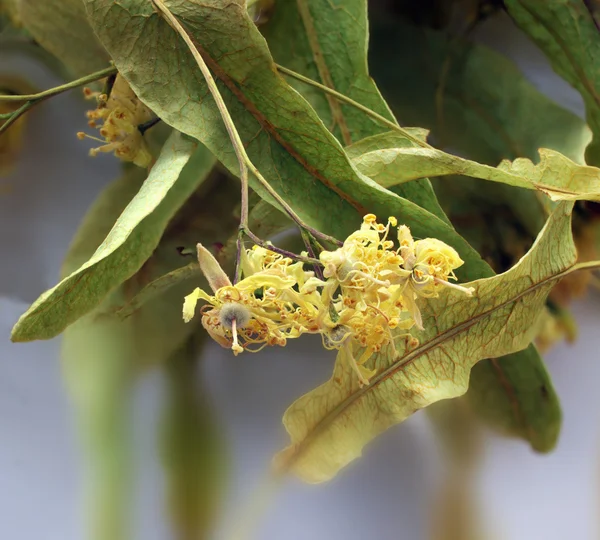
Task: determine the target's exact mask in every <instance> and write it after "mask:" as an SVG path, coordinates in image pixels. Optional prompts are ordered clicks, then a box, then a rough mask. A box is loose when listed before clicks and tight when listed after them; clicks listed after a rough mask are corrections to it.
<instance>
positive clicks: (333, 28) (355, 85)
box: [261, 0, 396, 146]
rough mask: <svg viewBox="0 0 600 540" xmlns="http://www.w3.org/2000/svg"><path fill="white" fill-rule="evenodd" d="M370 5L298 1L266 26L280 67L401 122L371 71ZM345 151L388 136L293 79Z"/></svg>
mask: <svg viewBox="0 0 600 540" xmlns="http://www.w3.org/2000/svg"><path fill="white" fill-rule="evenodd" d="M368 31H369V28H368V21H367V3H366V2H365V1H364V0H345V1H342V0H333V1H331V2H328V1H327V0H298V1H297V2H285V3H281V5H277V9H274V10H273V15H272V17H271V18H270V19H269V21H268V22H267V23H266V24H265V25H263V26H262V27H261V32H262V33H263V35H264V36H265V39H266V40H267V43H268V44H269V47H270V48H271V51H272V52H273V56H274V59H275V61H276V62H277V63H279V64H281V65H283V66H285V67H287V68H289V69H292V70H294V71H296V72H297V73H301V74H302V75H304V76H306V77H308V78H310V79H312V80H314V81H318V82H320V83H321V84H323V85H325V86H327V87H329V88H332V89H334V90H337V91H338V92H340V93H342V94H344V95H346V96H348V97H349V98H351V99H353V100H355V101H357V102H359V103H360V104H362V105H364V106H366V107H368V108H369V109H371V110H373V111H375V112H376V113H378V114H380V115H382V116H384V117H385V118H387V119H389V120H391V121H392V122H395V121H396V119H395V118H394V116H393V114H392V113H391V111H390V109H389V107H388V106H387V104H386V102H385V101H384V99H383V98H382V97H381V94H380V93H379V90H378V89H377V86H376V85H375V82H374V81H373V79H372V78H371V76H370V75H369V71H368V67H367V47H368ZM290 84H292V86H294V88H296V90H298V92H300V93H301V94H302V95H303V96H304V97H305V98H306V99H307V100H308V101H309V103H310V104H311V105H312V106H313V107H314V109H315V110H316V111H317V113H319V116H320V117H321V119H322V120H323V122H324V123H325V125H326V126H328V127H329V128H330V129H331V131H332V132H333V133H334V134H335V135H336V137H337V138H338V139H339V140H340V141H341V142H342V144H343V145H344V146H348V145H350V144H352V143H354V142H357V141H358V140H360V139H363V138H365V137H369V136H371V135H376V134H378V133H383V132H384V131H386V130H387V129H388V128H386V127H382V126H381V125H380V124H378V123H377V122H376V121H374V120H373V119H372V118H369V117H368V116H367V115H365V114H364V113H363V112H362V111H360V110H358V109H356V108H355V107H352V106H351V105H349V104H346V103H340V102H339V101H338V100H336V99H335V98H334V97H333V96H330V95H328V94H325V93H324V92H322V91H321V90H319V89H318V88H315V87H312V86H307V85H306V84H304V83H301V82H298V81H295V80H290Z"/></svg>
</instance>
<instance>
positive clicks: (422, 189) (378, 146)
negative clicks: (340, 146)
mask: <svg viewBox="0 0 600 540" xmlns="http://www.w3.org/2000/svg"><path fill="white" fill-rule="evenodd" d="M405 129H406V131H408V132H409V133H410V134H411V135H413V136H414V137H416V138H418V139H421V140H423V141H425V140H426V139H427V135H428V133H429V132H428V131H427V130H425V129H423V128H405ZM388 148H390V149H393V148H417V145H416V144H415V143H414V142H413V141H411V140H409V139H407V138H406V137H404V136H403V135H401V134H400V133H398V132H396V131H387V132H385V133H380V134H379V135H372V136H371V137H366V138H365V139H361V140H360V141H358V142H356V143H354V144H352V145H350V146H347V147H346V153H347V154H348V157H350V158H351V159H352V162H353V163H354V164H355V165H357V164H360V163H361V161H360V156H361V155H364V154H370V153H371V152H375V151H378V150H384V149H388ZM359 170H360V169H359ZM361 172H363V174H365V173H364V171H361ZM366 176H369V174H366ZM423 176H425V175H420V176H419V177H418V178H416V179H414V182H412V183H401V184H396V185H391V186H389V188H390V190H391V191H392V192H394V193H396V194H398V195H400V196H401V197H404V198H406V199H408V200H410V201H412V202H414V203H415V204H417V205H419V206H420V207H422V208H425V209H426V210H428V211H429V212H431V213H432V214H434V215H435V216H437V217H439V218H440V219H441V220H443V221H445V222H446V223H448V224H450V220H449V219H448V217H447V216H446V214H445V213H444V211H443V210H442V207H441V206H440V204H439V203H438V201H437V198H436V197H435V194H434V193H433V191H432V187H431V182H430V181H429V179H428V178H423ZM372 179H373V180H375V181H376V182H377V183H379V180H378V179H377V178H372Z"/></svg>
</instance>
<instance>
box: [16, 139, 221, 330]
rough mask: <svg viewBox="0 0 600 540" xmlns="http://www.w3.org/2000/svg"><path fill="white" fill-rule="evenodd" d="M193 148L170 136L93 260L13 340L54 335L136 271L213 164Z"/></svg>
mask: <svg viewBox="0 0 600 540" xmlns="http://www.w3.org/2000/svg"><path fill="white" fill-rule="evenodd" d="M196 146H197V145H196V143H194V142H192V141H189V140H187V139H186V138H185V137H184V136H182V135H180V134H179V133H174V134H173V135H172V136H171V137H170V138H169V140H168V141H167V143H166V144H165V146H164V148H163V151H162V152H161V155H160V157H159V158H158V161H157V162H156V164H155V165H154V167H153V168H152V170H151V172H150V174H149V176H148V178H147V180H146V181H145V182H144V184H143V186H142V188H141V189H140V191H139V192H138V193H137V195H136V196H135V197H134V198H133V199H132V201H131V202H130V203H129V205H128V206H127V208H126V209H125V210H124V211H123V213H122V214H121V216H120V217H119V218H118V220H117V222H116V223H115V224H114V226H113V228H112V229H111V231H110V233H109V234H108V236H107V237H106V239H105V240H104V241H103V242H102V244H101V245H100V246H99V247H98V249H97V250H96V252H95V253H94V254H93V256H92V257H91V258H90V259H89V260H88V261H87V262H85V263H84V264H83V265H82V266H81V267H79V269H78V270H75V271H74V272H72V273H71V274H70V275H69V276H68V277H66V278H65V279H63V280H62V281H61V282H60V283H59V284H58V285H57V286H56V287H54V288H53V289H50V290H49V291H47V292H45V293H44V294H43V295H42V296H40V298H38V300H36V301H35V302H34V303H33V305H32V306H31V307H30V308H29V309H28V310H27V312H26V313H25V314H24V315H22V316H21V318H20V319H19V321H18V322H17V324H16V325H15V327H14V329H13V334H12V339H13V341H31V340H34V339H49V338H52V337H54V336H56V335H57V334H59V333H60V332H62V331H63V330H64V329H65V328H66V327H67V326H68V325H69V324H71V323H72V322H74V321H76V320H77V319H78V318H79V317H81V316H82V315H84V314H85V313H87V312H89V311H90V310H92V309H94V307H96V306H98V305H99V304H100V303H101V302H102V300H103V299H104V298H105V297H106V296H107V295H108V294H109V293H110V291H112V290H113V289H115V288H116V287H117V286H118V285H120V284H121V283H123V282H124V281H125V280H126V279H128V278H130V277H131V276H132V275H134V274H135V273H136V272H137V271H138V270H139V269H140V268H141V266H142V265H143V264H144V262H145V261H146V260H147V259H148V258H149V257H150V256H151V255H152V252H153V251H154V249H155V248H156V246H157V245H158V242H159V240H160V238H161V236H162V234H163V232H164V230H165V227H166V226H167V223H168V222H169V220H170V219H171V218H172V217H173V215H174V214H175V213H176V212H177V210H178V209H179V208H180V207H181V206H182V204H183V203H184V202H185V201H186V200H187V198H188V197H189V196H190V195H191V194H192V193H193V192H194V191H195V189H196V188H197V187H198V186H199V185H200V184H201V183H202V182H203V181H204V180H205V178H206V177H207V175H208V173H209V172H210V170H211V169H212V167H213V165H214V159H213V157H212V156H211V154H210V152H208V151H207V150H206V149H205V148H203V147H199V148H196ZM186 165H187V166H186Z"/></svg>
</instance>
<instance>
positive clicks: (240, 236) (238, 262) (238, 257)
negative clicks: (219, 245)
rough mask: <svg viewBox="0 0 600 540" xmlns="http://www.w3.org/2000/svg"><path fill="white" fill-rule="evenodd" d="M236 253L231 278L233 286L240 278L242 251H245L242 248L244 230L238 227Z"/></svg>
mask: <svg viewBox="0 0 600 540" xmlns="http://www.w3.org/2000/svg"><path fill="white" fill-rule="evenodd" d="M236 245H237V253H236V256H235V274H234V276H233V284H234V285H235V284H236V283H237V282H238V281H239V280H240V277H241V274H242V265H241V262H242V250H243V249H245V248H244V229H242V228H241V227H240V229H239V230H238V236H237V242H236Z"/></svg>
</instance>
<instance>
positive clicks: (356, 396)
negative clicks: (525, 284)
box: [287, 263, 580, 468]
mask: <svg viewBox="0 0 600 540" xmlns="http://www.w3.org/2000/svg"><path fill="white" fill-rule="evenodd" d="M579 269H580V268H579V265H577V264H575V263H572V264H571V265H570V266H569V267H568V268H567V269H565V270H563V271H562V272H559V273H558V274H555V275H553V276H550V277H547V278H545V279H543V280H542V281H540V282H538V283H536V284H535V285H533V286H532V287H530V288H528V289H526V290H524V291H522V292H521V293H519V294H518V295H515V296H513V297H512V298H510V299H508V300H506V301H505V302H502V303H501V304H498V305H497V306H494V307H493V308H491V309H489V310H487V311H485V312H483V313H480V314H479V315H477V316H475V317H474V318H473V319H470V320H469V321H465V322H463V323H461V324H458V325H456V326H453V327H452V328H449V329H448V330H446V331H444V332H442V333H441V334H438V335H437V336H436V337H434V338H433V339H431V340H430V341H428V342H427V343H426V344H425V345H422V346H420V347H417V348H416V349H415V350H414V351H412V352H410V353H409V354H407V355H405V356H404V357H403V358H401V359H400V361H398V362H396V363H394V364H392V365H391V366H390V367H388V368H387V369H385V370H384V371H382V372H381V373H378V374H377V375H375V376H374V377H373V378H372V379H371V382H370V384H369V385H368V386H364V387H363V388H359V389H358V390H357V391H356V392H354V393H352V394H351V395H350V396H348V397H347V398H346V399H344V400H343V401H342V402H341V403H340V404H339V405H337V406H336V407H335V408H334V409H333V410H332V411H331V412H330V413H328V414H327V415H326V416H325V417H324V418H323V419H322V420H321V421H320V422H319V423H318V424H317V425H316V426H315V428H314V429H313V430H312V431H311V432H310V434H309V435H308V436H307V437H305V438H304V439H303V440H302V441H301V442H300V443H297V444H296V447H295V448H296V451H295V452H293V454H292V455H291V456H290V457H289V458H288V460H287V467H288V468H290V467H291V466H292V465H293V463H294V462H296V461H297V460H298V459H299V458H300V456H301V455H302V454H303V453H304V452H305V451H306V449H307V447H308V446H310V444H311V443H312V442H313V441H315V440H316V439H318V437H319V436H320V435H321V433H323V432H324V431H325V429H327V427H328V426H329V425H330V424H332V423H333V422H334V421H335V419H336V418H337V417H338V416H341V415H342V414H343V413H344V412H345V411H346V410H347V409H349V408H350V407H351V406H352V405H354V404H355V403H356V402H358V401H359V400H360V399H361V398H362V397H363V396H364V395H365V394H367V393H368V392H370V391H371V390H374V389H375V388H376V387H377V386H378V385H379V384H380V383H382V382H384V381H385V380H387V379H389V378H390V377H392V376H394V375H395V374H396V373H398V372H399V371H400V370H401V369H402V368H404V367H405V366H408V365H409V364H411V363H412V362H413V361H415V360H416V359H418V358H419V357H421V356H422V355H424V354H426V353H428V352H430V351H431V350H432V349H434V348H436V347H437V346H438V345H441V344H442V343H444V342H445V341H447V340H448V339H451V338H454V337H456V336H457V335H458V334H460V333H461V332H463V331H465V330H468V329H469V328H471V327H472V326H474V325H475V324H477V323H478V322H479V321H480V320H482V319H484V318H485V317H487V316H488V315H489V314H491V313H494V312H495V311H498V310H499V309H502V308H503V307H506V306H507V305H509V304H512V303H515V302H517V301H518V300H520V299H521V298H523V297H524V296H527V295H529V294H531V293H533V292H534V291H535V290H537V289H539V288H540V287H542V286H544V285H546V284H547V283H550V282H552V281H556V280H559V279H562V278H563V277H565V276H566V275H568V274H570V273H571V272H574V271H577V270H579Z"/></svg>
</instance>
